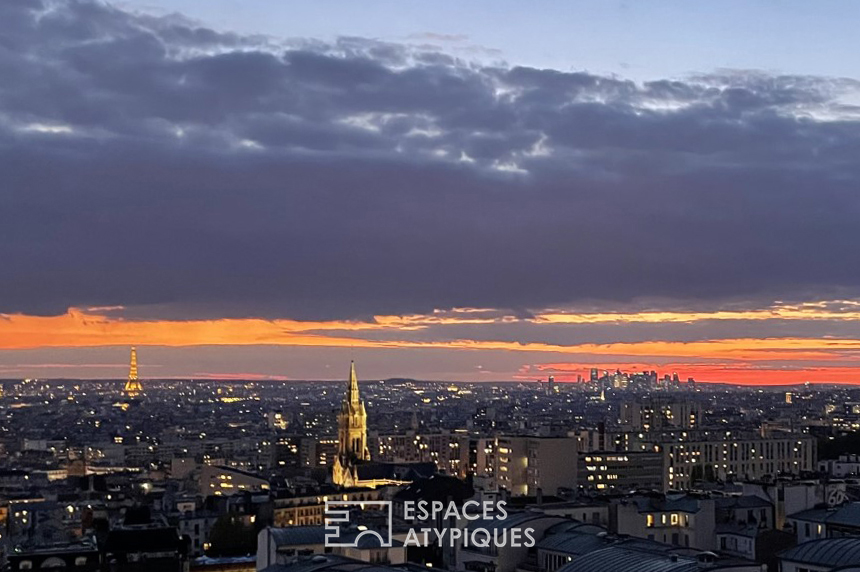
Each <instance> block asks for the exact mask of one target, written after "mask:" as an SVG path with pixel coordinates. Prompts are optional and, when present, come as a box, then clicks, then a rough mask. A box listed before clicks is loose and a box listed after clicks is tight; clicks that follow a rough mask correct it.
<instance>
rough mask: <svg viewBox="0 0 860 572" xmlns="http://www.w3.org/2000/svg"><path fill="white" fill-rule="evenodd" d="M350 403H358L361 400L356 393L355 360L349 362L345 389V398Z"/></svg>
mask: <svg viewBox="0 0 860 572" xmlns="http://www.w3.org/2000/svg"><path fill="white" fill-rule="evenodd" d="M345 401H348V402H349V403H350V405H358V403H359V402H360V401H361V396H360V395H359V393H358V376H357V375H355V361H353V360H351V361H350V362H349V389H348V390H347V394H346V399H345Z"/></svg>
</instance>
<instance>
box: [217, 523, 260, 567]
mask: <svg viewBox="0 0 860 572" xmlns="http://www.w3.org/2000/svg"><path fill="white" fill-rule="evenodd" d="M256 550H257V535H256V534H255V533H254V528H253V527H252V526H247V525H245V524H244V523H243V522H242V521H241V520H240V519H238V518H236V517H234V516H230V515H224V516H222V517H220V518H218V520H216V521H215V524H213V525H212V530H210V531H209V549H208V550H207V551H206V555H207V556H213V557H220V556H244V555H246V554H254V552H256Z"/></svg>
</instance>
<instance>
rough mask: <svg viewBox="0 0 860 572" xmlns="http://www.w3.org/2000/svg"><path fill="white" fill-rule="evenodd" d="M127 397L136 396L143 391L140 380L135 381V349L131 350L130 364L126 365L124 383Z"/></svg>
mask: <svg viewBox="0 0 860 572" xmlns="http://www.w3.org/2000/svg"><path fill="white" fill-rule="evenodd" d="M124 391H125V392H126V393H127V394H129V395H137V394H138V393H140V392H141V391H143V386H142V385H140V380H139V379H137V349H135V347H134V346H132V348H131V362H130V363H129V365H128V380H127V381H126V382H125V390H124Z"/></svg>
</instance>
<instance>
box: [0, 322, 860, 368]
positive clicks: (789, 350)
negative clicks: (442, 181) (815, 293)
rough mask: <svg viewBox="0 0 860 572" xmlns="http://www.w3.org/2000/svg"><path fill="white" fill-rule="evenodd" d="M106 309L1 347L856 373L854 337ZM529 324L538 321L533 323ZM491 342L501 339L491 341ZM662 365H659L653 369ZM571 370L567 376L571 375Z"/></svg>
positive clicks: (14, 329) (24, 326) (22, 327)
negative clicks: (326, 350) (444, 332)
mask: <svg viewBox="0 0 860 572" xmlns="http://www.w3.org/2000/svg"><path fill="white" fill-rule="evenodd" d="M113 309H115V308H90V309H87V310H79V309H74V308H72V309H69V311H68V312H66V313H65V314H62V315H58V316H30V315H23V314H0V349H9V350H11V349H32V348H58V347H100V346H118V345H125V346H131V345H138V346H168V347H188V346H201V345H233V346H250V345H279V346H300V347H341V348H343V347H349V348H370V349H398V348H409V349H436V350H449V351H473V352H494V351H495V352H498V351H501V352H522V353H524V354H532V355H528V356H526V357H524V361H526V362H527V363H538V362H540V361H542V360H541V359H540V358H541V356H542V355H546V356H547V357H548V358H549V360H552V361H553V362H554V363H549V364H543V365H537V366H534V367H535V368H536V369H537V370H538V371H552V370H551V368H553V367H555V368H556V369H557V371H556V374H557V378H558V379H559V380H562V379H564V377H562V376H565V375H568V374H569V375H570V376H572V379H575V378H576V373H580V372H581V373H583V375H584V374H586V373H587V371H588V368H590V367H592V366H591V365H590V363H607V362H612V361H613V360H614V359H617V360H618V362H619V363H625V362H636V363H637V364H638V365H635V366H634V365H632V364H629V363H627V364H626V365H622V369H624V370H625V371H640V370H641V369H647V370H650V369H656V370H658V371H660V372H661V373H665V372H666V371H671V369H669V368H674V370H675V371H678V372H679V373H681V374H682V375H683V376H684V378H686V377H687V376H693V377H695V378H696V379H697V380H701V381H727V382H731V383H738V382H743V381H750V380H755V383H797V382H800V381H826V382H836V383H849V382H855V381H858V382H860V375H857V374H858V373H860V339H851V338H802V337H794V338H726V339H710V340H702V341H693V342H678V341H661V340H655V341H637V342H619V343H608V344H593V343H574V344H569V345H561V344H551V343H546V342H528V343H521V342H517V341H510V340H504V339H498V340H473V339H453V340H439V341H432V340H431V341H423V340H416V339H410V332H413V331H415V330H420V329H425V328H427V327H428V326H431V325H436V326H444V325H447V324H487V323H498V324H503V323H506V322H510V321H516V320H517V319H516V318H511V317H509V316H505V315H502V314H500V313H498V312H496V317H491V316H490V317H488V315H489V314H491V313H493V312H495V311H494V310H485V309H468V308H467V309H458V310H456V309H455V310H452V311H447V312H434V313H433V314H430V315H426V316H422V315H410V316H379V317H376V318H375V319H374V320H371V321H327V322H315V321H308V322H302V321H295V320H264V319H259V318H224V319H211V320H130V319H124V318H121V317H114V316H110V315H107V314H108V313H109V312H110V311H111V310H113ZM818 309H821V308H818ZM804 311H805V310H804ZM661 315H662V313H661ZM649 319H650V318H649ZM536 323H537V324H540V323H546V322H541V321H540V320H539V321H537V322H536ZM376 331H387V332H392V331H394V332H401V334H402V335H401V336H399V337H400V338H401V339H396V340H375V339H369V337H368V336H369V335H370V334H372V333H373V332H376ZM340 332H343V333H340ZM346 333H349V335H346ZM363 333H364V337H362V334H363ZM351 336H355V337H351ZM500 337H502V338H503V337H504V336H503V335H501V334H500ZM549 356H554V357H549ZM562 356H564V357H562ZM816 362H818V363H816ZM661 363H662V364H664V365H659V364H661ZM651 364H653V365H651ZM665 364H675V365H665ZM822 364H825V365H822ZM573 367H575V368H576V369H575V370H574V369H571V368H573ZM601 368H602V366H601ZM609 369H613V370H614V369H615V368H614V367H611V368H609ZM211 375H219V374H211ZM224 375H226V376H230V375H231V374H229V373H227V374H224ZM237 375H239V374H237ZM242 375H244V374H242ZM524 378H527V377H526V376H524Z"/></svg>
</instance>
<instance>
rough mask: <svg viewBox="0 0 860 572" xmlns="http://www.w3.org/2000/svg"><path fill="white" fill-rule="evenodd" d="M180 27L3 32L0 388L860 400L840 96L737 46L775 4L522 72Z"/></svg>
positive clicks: (481, 54) (516, 58)
mask: <svg viewBox="0 0 860 572" xmlns="http://www.w3.org/2000/svg"><path fill="white" fill-rule="evenodd" d="M789 4H790V8H791V9H787V10H785V11H784V12H785V13H784V15H782V16H780V18H785V19H787V20H785V21H786V22H788V21H789V20H792V19H793V21H800V20H803V19H804V18H815V17H818V16H816V15H814V14H809V12H808V8H807V9H804V8H802V7H801V6H800V5H799V4H797V3H789ZM732 5H733V7H734V8H733V11H727V12H726V13H725V14H723V15H722V16H720V18H729V19H731V18H732V17H733V16H735V17H737V16H743V14H744V13H743V9H742V8H741V7H740V5H736V4H732ZM195 6H199V3H197V4H195V5H194V6H192V5H191V4H189V3H186V2H180V1H179V0H163V1H158V2H155V3H153V4H152V5H147V6H143V5H141V4H136V3H130V4H122V5H108V4H103V3H99V2H87V1H84V2H76V3H63V2H41V1H39V0H22V1H16V2H9V3H4V4H3V5H2V6H0V34H2V35H3V37H4V38H7V39H8V41H7V43H6V44H5V45H6V47H5V48H4V50H5V51H4V52H2V54H0V70H2V71H3V73H4V75H5V76H6V77H8V78H9V81H8V82H5V85H4V86H0V149H2V151H3V153H2V155H0V167H2V168H0V188H2V189H3V194H2V199H3V203H2V205H0V206H2V208H0V225H2V228H3V229H4V233H5V234H6V235H7V236H8V237H9V240H4V241H3V243H2V244H0V263H2V267H3V268H5V269H8V270H9V276H11V279H9V280H6V281H3V282H2V283H0V378H5V379H17V378H26V377H37V378H48V377H50V378H60V377H63V378H101V377H113V378H122V376H123V373H122V372H123V367H124V364H125V359H124V355H125V353H126V352H127V347H128V346H132V345H136V346H138V348H139V349H140V351H141V352H142V353H143V352H145V353H146V354H147V355H148V358H147V363H145V364H142V370H143V371H147V370H146V368H149V371H148V372H147V375H149V376H151V377H157V378H169V377H179V378H188V377H195V378H197V377H202V378H223V379H242V378H248V379H255V378H275V379H280V378H286V379H336V378H337V377H338V372H339V371H340V366H341V364H343V363H345V362H347V361H349V359H352V358H355V359H356V360H358V361H360V362H361V363H363V364H365V365H364V366H363V368H362V371H363V372H366V375H367V377H368V378H388V377H411V378H416V379H438V380H452V381H453V380H462V381H480V380H488V381H505V380H532V379H537V378H545V377H547V376H548V375H554V376H555V377H556V379H558V380H559V381H563V380H566V379H571V378H575V377H576V375H578V374H584V373H585V372H587V371H588V369H590V368H591V367H598V368H600V369H613V370H614V369H615V368H621V369H623V370H628V371H640V370H652V369H654V370H657V371H660V372H672V371H677V372H679V373H680V374H681V375H682V376H683V377H685V378H686V377H688V376H692V377H695V378H696V379H697V380H699V381H711V382H729V383H746V384H776V385H779V384H793V383H803V382H807V381H808V382H814V383H860V363H858V358H860V328H858V327H857V324H858V321H860V274H858V270H857V269H856V268H855V266H854V265H852V263H851V262H852V260H853V259H854V258H855V257H856V254H857V250H858V243H857V240H856V238H855V235H856V232H855V229H854V227H855V226H856V224H855V221H856V220H857V215H858V212H859V211H860V203H858V198H857V195H856V191H855V189H856V188H857V183H858V182H860V171H858V166H857V163H856V160H855V159H854V157H856V152H857V149H858V147H860V138H858V133H860V129H858V127H860V125H858V124H860V107H858V101H860V97H858V96H860V82H858V80H857V77H858V76H860V74H858V73H857V71H856V68H854V67H852V66H853V65H854V64H853V63H852V62H850V61H848V58H844V57H837V56H836V55H834V56H833V57H832V58H825V57H822V56H821V53H813V54H812V55H811V56H807V57H800V56H797V55H796V52H797V51H799V50H800V48H799V47H798V46H801V45H802V44H800V43H799V41H800V39H801V36H802V34H801V32H799V31H798V30H797V29H795V28H791V33H786V35H785V36H784V37H783V36H781V35H777V34H774V35H772V36H773V38H772V39H771V40H769V41H771V42H776V43H777V44H779V45H780V46H784V47H785V48H786V49H785V50H783V51H781V50H777V49H770V50H765V51H766V53H767V57H765V56H764V55H762V56H761V59H757V55H756V53H755V52H750V51H749V50H742V49H740V48H739V46H747V47H749V46H755V45H756V38H755V35H754V33H753V30H751V29H749V27H748V21H751V20H752V19H753V18H752V15H753V14H755V15H758V16H762V15H763V14H766V13H767V9H766V8H763V7H762V6H756V7H753V8H749V10H751V11H752V12H750V13H747V18H746V19H744V18H741V21H743V22H744V26H743V27H742V28H741V30H740V31H739V32H737V37H738V44H737V45H736V46H735V45H729V40H730V36H731V34H727V33H726V32H725V31H720V32H714V33H713V35H708V36H707V41H706V42H705V41H704V40H703V43H702V44H701V46H705V45H707V46H709V47H711V48H714V49H715V50H716V51H715V52H714V53H716V54H718V57H714V58H712V59H709V58H708V56H707V54H704V53H689V54H683V55H679V57H678V59H677V60H676V61H671V62H669V61H666V60H664V59H661V58H663V57H664V56H665V55H666V54H667V53H668V52H667V50H668V51H671V50H670V49H669V48H667V47H666V45H675V43H676V42H681V41H682V40H683V39H684V37H685V34H692V33H694V32H695V31H697V30H700V29H703V27H704V26H703V23H702V22H703V21H705V20H707V19H708V18H709V12H710V10H708V9H705V10H704V11H703V12H702V13H697V14H695V15H694V14H690V13H687V14H686V15H685V16H683V18H682V20H681V22H682V23H683V24H684V25H681V26H677V27H676V28H675V29H673V30H672V31H671V34H670V36H669V37H670V38H671V41H669V40H667V43H666V45H663V44H661V43H660V42H658V41H656V40H655V39H654V37H653V30H654V28H653V27H651V28H649V27H648V26H647V25H646V24H647V22H646V21H644V20H641V18H639V17H638V16H636V15H637V14H638V13H639V8H636V7H626V8H625V7H624V6H623V5H618V6H615V5H612V6H610V7H608V8H600V9H597V8H585V7H583V6H582V5H579V6H578V8H577V9H582V10H585V11H586V13H587V15H588V16H589V18H588V19H587V21H591V22H597V23H598V24H599V23H600V22H604V24H605V26H604V27H606V26H608V24H606V22H612V21H615V18H616V17H617V16H618V15H619V14H621V13H622V12H624V13H630V14H633V15H634V16H636V17H634V16H631V21H635V23H629V25H628V26H627V28H626V29H627V30H628V31H629V32H630V34H629V44H628V43H625V42H617V41H615V40H617V38H616V37H615V36H612V35H609V36H607V38H608V39H606V40H600V41H599V40H598V39H597V38H596V37H595V38H591V39H588V37H585V36H582V37H580V38H579V39H578V40H565V41H562V40H560V39H558V38H560V36H559V35H558V34H555V33H548V37H552V38H556V39H555V40H553V42H555V43H552V44H551V46H550V47H552V49H553V50H557V51H556V52H554V53H553V54H548V53H543V54H541V53H540V52H538V51H535V50H534V49H533V47H530V42H529V41H528V37H527V36H524V37H523V38H519V37H518V38H516V39H515V41H514V40H512V41H511V42H510V43H509V44H508V45H506V46H505V50H504V53H496V52H495V51H493V50H496V49H497V48H498V46H497V45H495V44H496V42H497V41H498V38H497V36H494V35H493V33H491V31H490V28H491V26H489V25H488V24H487V25H484V24H476V23H475V22H477V21H478V20H476V19H474V18H470V19H468V22H466V21H464V22H462V23H457V24H452V25H451V27H450V29H439V28H436V22H435V21H433V20H429V21H428V22H427V23H428V25H433V26H434V28H433V29H425V30H421V29H416V28H414V26H415V25H417V24H416V21H417V20H416V18H417V16H418V15H419V14H418V13H417V12H416V13H413V14H412V16H411V17H410V19H408V20H402V21H401V20H398V19H396V18H394V19H393V20H392V22H391V23H386V24H385V25H386V27H387V28H386V29H387V30H388V33H387V34H385V35H383V36H380V35H378V34H376V33H375V32H374V26H377V25H379V24H378V23H374V20H373V18H371V17H369V16H368V17H367V18H363V19H361V18H360V19H356V20H355V22H354V24H353V25H352V26H351V27H350V26H346V25H345V24H343V23H342V22H341V21H340V19H346V18H347V17H348V15H349V10H347V9H346V8H345V7H344V12H342V13H340V14H339V15H338V18H336V19H335V20H333V21H332V22H330V23H328V24H326V23H325V22H324V21H323V20H321V19H320V17H319V16H320V14H319V13H315V12H314V11H313V10H312V9H308V8H303V9H302V10H299V11H298V12H296V13H295V14H294V16H295V18H294V20H293V21H292V22H291V23H290V24H289V25H286V24H285V25H284V27H283V30H284V31H283V35H274V31H275V30H274V29H273V28H275V27H276V26H277V25H278V22H280V21H281V20H283V19H284V18H285V17H286V16H285V15H284V13H283V12H282V11H281V9H280V8H279V9H278V10H274V11H273V12H271V13H270V14H269V16H270V18H269V19H268V20H269V21H266V18H263V17H262V16H261V15H263V14H266V12H265V11H263V10H249V11H248V13H249V14H254V17H250V16H248V17H244V16H243V17H241V18H237V20H236V22H235V27H234V28H233V29H229V24H230V22H229V21H227V20H226V19H225V16H224V13H225V12H224V10H228V9H230V7H229V6H228V5H227V4H225V3H220V2H219V3H213V4H211V5H210V6H209V7H208V8H199V7H195ZM661 6H662V10H663V11H664V12H666V13H667V14H668V13H671V12H672V11H673V10H674V9H675V8H673V3H671V2H668V3H664V4H662V5H661ZM829 7H830V9H831V10H835V9H836V7H835V5H830V6H829ZM377 8H379V7H377ZM451 9H452V7H451V6H447V7H443V8H440V10H442V13H443V15H444V11H445V10H451ZM509 9H510V10H513V12H505V11H504V10H501V11H500V12H499V13H498V14H495V15H494V18H500V17H504V16H505V14H508V15H509V16H510V15H513V14H516V13H517V12H516V10H515V9H514V8H511V7H509ZM625 10H626V11H627V12H625ZM846 10H848V12H850V10H851V9H846ZM183 11H185V12H187V15H182V13H181V12H183ZM603 11H605V13H604V12H603ZM762 11H764V12H762ZM817 12H818V13H819V14H820V13H823V12H826V10H819V11H817ZM601 14H602V15H601ZM574 15H575V12H570V13H568V12H565V13H564V18H562V20H564V19H568V20H569V19H571V18H572V17H573V16H574ZM639 16H641V15H639ZM191 18H196V19H197V20H194V19H191ZM601 18H603V19H601ZM443 19H444V18H443ZM449 20H450V19H449ZM828 21H830V22H831V23H830V26H831V27H830V28H828V29H827V30H828V31H829V33H822V31H821V30H820V29H817V31H815V32H814V33H812V32H810V34H812V35H813V37H814V38H820V40H819V41H818V42H817V43H816V44H815V45H816V46H817V47H818V49H820V50H822V51H824V52H826V53H830V52H831V51H832V50H833V49H834V45H835V44H833V43H832V42H834V41H836V38H839V37H840V36H839V31H840V29H841V26H843V25H844V23H845V22H848V21H850V13H846V14H845V17H844V18H832V17H828ZM524 23H526V24H527V29H528V30H530V33H531V34H535V33H536V32H535V31H536V30H541V29H544V30H547V31H549V30H551V29H552V30H554V29H555V28H551V23H550V22H549V20H548V19H547V18H546V17H543V16H540V15H534V16H530V17H528V18H526V19H525V20H524ZM598 24H596V25H598ZM571 25H572V24H571ZM601 25H603V24H601ZM601 25H598V29H603V28H600V26H601ZM327 26H328V28H327ZM255 28H256V29H255ZM335 29H336V30H338V33H337V34H336V35H335V34H334V32H333V31H332V30H335ZM606 29H607V30H608V29H609V28H608V27H606ZM623 29H625V28H622V30H623ZM297 30H302V31H303V33H299V31H297ZM648 30H652V35H649V34H647V33H646V32H648ZM613 33H615V34H620V35H623V31H622V32H619V31H617V30H616V31H615V32H613ZM667 33H669V32H667ZM309 34H310V35H309ZM532 37H534V36H532ZM572 37H573V35H572ZM828 37H829V38H830V40H828V39H827V38H828ZM613 38H615V39H613ZM636 40H641V41H642V42H644V43H645V44H644V45H646V46H647V47H646V48H644V49H643V50H638V49H637V45H636V44H635V41H636ZM578 41H583V42H592V43H593V45H594V46H596V47H595V49H594V51H593V52H588V53H585V54H583V55H580V56H577V58H578V59H577V60H576V61H571V62H570V63H569V64H567V63H562V60H563V59H564V58H565V57H568V56H565V54H566V53H567V52H566V50H571V51H574V48H575V45H574V44H571V43H568V42H574V43H575V42H578ZM601 42H609V43H612V42H614V43H615V44H616V48H615V51H614V52H609V51H606V49H605V48H606V44H603V43H601ZM837 43H838V42H837ZM788 44H791V46H788ZM701 46H700V47H701ZM598 47H600V49H598ZM789 48H790V49H789ZM548 51H552V50H550V49H549V47H547V48H546V49H545V50H544V52H548ZM619 51H620V52H624V53H626V54H627V55H629V56H630V59H631V61H632V64H630V65H629V66H628V67H625V66H623V65H621V64H622V63H624V60H622V59H621V56H622V55H623V53H622V54H619V53H615V52H619ZM676 51H678V50H676ZM800 51H802V50H800ZM680 52H683V50H680ZM813 52H814V50H813ZM709 53H710V52H709ZM554 54H561V56H557V55H554ZM569 57H570V58H572V57H573V54H569ZM647 60H650V61H651V62H653V65H650V66H649V65H645V63H646V61H647ZM756 61H760V62H762V63H761V65H760V67H758V69H751V68H756V65H755V62H756ZM706 62H711V63H706ZM628 63H629V62H628ZM625 65H627V64H625ZM816 66H818V67H816ZM131 70H134V71H131ZM329 372H331V373H329Z"/></svg>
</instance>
